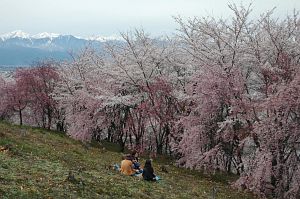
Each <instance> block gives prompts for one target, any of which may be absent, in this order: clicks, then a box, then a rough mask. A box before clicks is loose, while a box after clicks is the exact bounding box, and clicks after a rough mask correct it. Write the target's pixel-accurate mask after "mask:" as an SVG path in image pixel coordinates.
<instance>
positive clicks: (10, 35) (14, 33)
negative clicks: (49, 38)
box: [0, 30, 30, 40]
mask: <svg viewBox="0 0 300 199" xmlns="http://www.w3.org/2000/svg"><path fill="white" fill-rule="evenodd" d="M0 37H1V38H2V40H5V39H9V38H16V37H19V38H23V39H28V38H29V37H30V35H29V34H28V33H26V32H23V31H22V30H16V31H12V32H10V33H6V34H3V35H1V36H0Z"/></svg>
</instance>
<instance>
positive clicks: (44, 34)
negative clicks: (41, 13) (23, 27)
mask: <svg viewBox="0 0 300 199" xmlns="http://www.w3.org/2000/svg"><path fill="white" fill-rule="evenodd" d="M59 36H60V34H57V33H48V32H42V33H39V34H36V35H33V36H32V38H34V39H44V38H51V39H52V38H55V37H59Z"/></svg>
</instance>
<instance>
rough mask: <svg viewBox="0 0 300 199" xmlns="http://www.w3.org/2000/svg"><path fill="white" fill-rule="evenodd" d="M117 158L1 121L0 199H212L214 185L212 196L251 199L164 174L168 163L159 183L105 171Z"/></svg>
mask: <svg viewBox="0 0 300 199" xmlns="http://www.w3.org/2000/svg"><path fill="white" fill-rule="evenodd" d="M120 157H121V154H120V153H117V152H112V151H108V150H106V149H104V148H103V147H100V146H98V147H97V146H93V147H85V146H83V145H82V144H81V143H80V142H77V141H75V140H72V139H70V138H68V137H66V136H65V135H62V134H60V133H57V132H53V131H45V130H41V129H38V128H29V127H19V126H15V125H10V124H7V123H2V122H0V198H161V199H162V198H211V196H212V189H213V187H215V188H217V197H216V198H249V199H250V198H253V196H251V195H250V194H247V193H239V192H237V190H233V189H232V188H230V186H229V185H228V184H226V183H225V182H220V179H219V178H217V177H218V176H214V177H212V178H208V177H204V176H202V175H200V174H199V173H192V172H190V171H187V170H184V169H178V168H176V167H174V166H171V165H170V166H168V171H169V172H168V173H162V172H160V171H159V166H160V164H166V162H164V163H161V162H159V161H156V160H154V169H155V170H156V171H157V174H158V175H160V176H161V177H162V179H163V180H161V181H160V182H154V183H151V182H145V181H143V180H140V179H139V178H138V177H127V176H122V175H121V174H120V173H118V172H116V171H113V170H111V169H110V168H109V165H111V164H113V163H118V162H120ZM141 162H142V163H144V159H142V160H141ZM73 177H74V178H73ZM219 177H220V176H219ZM218 179H219V180H218ZM222 179H223V177H222ZM217 181H219V182H217Z"/></svg>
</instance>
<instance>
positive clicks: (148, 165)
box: [145, 159, 152, 168]
mask: <svg viewBox="0 0 300 199" xmlns="http://www.w3.org/2000/svg"><path fill="white" fill-rule="evenodd" d="M145 168H152V165H151V160H149V159H148V160H146V162H145Z"/></svg>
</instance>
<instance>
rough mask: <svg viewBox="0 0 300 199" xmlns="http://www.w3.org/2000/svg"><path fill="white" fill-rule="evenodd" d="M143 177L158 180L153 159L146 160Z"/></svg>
mask: <svg viewBox="0 0 300 199" xmlns="http://www.w3.org/2000/svg"><path fill="white" fill-rule="evenodd" d="M143 178H144V180H148V181H156V176H155V175H154V170H153V167H152V165H151V160H146V162H145V166H144V169H143Z"/></svg>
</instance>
